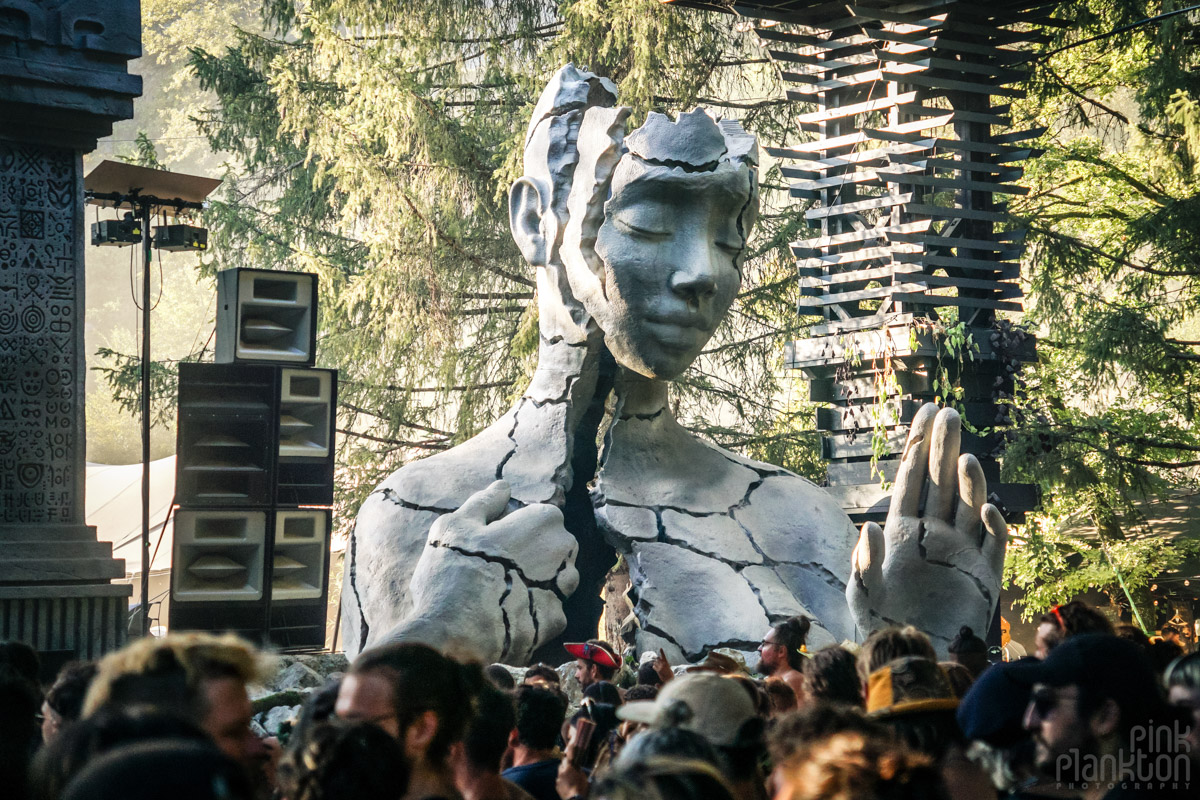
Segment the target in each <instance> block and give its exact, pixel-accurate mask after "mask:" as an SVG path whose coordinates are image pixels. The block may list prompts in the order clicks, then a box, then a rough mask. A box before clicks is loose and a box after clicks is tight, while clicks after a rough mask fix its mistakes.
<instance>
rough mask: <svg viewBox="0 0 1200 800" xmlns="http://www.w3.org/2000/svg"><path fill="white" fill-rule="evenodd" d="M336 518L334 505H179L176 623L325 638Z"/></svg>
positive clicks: (275, 639)
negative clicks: (214, 507)
mask: <svg viewBox="0 0 1200 800" xmlns="http://www.w3.org/2000/svg"><path fill="white" fill-rule="evenodd" d="M331 523H332V512H331V511H330V510H329V509H327V508H289V509H282V508H281V509H194V508H180V509H179V510H177V511H176V512H175V543H174V552H173V553H172V572H171V613H170V627H171V629H172V630H175V631H181V630H205V631H213V632H221V631H233V632H235V633H238V634H240V635H242V636H244V637H246V638H248V639H251V640H253V641H256V642H259V643H261V644H270V645H273V646H276V647H283V648H298V647H322V646H324V644H325V619H326V615H327V606H328V597H329V545H330V529H331Z"/></svg>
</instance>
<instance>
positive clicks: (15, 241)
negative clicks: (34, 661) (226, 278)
mask: <svg viewBox="0 0 1200 800" xmlns="http://www.w3.org/2000/svg"><path fill="white" fill-rule="evenodd" d="M140 54H141V45H140V14H139V6H138V2H137V0H112V1H111V2H107V3H92V2H83V1H82V0H65V1H63V2H54V0H43V1H42V2H38V3H34V2H27V1H26V0H0V640H6V639H7V640H14V639H15V640H20V641H25V642H28V643H30V644H32V645H34V646H35V647H37V648H38V649H39V650H40V651H42V652H43V653H46V654H53V653H57V654H60V655H62V656H63V657H66V656H67V655H68V654H69V655H70V656H73V657H82V658H93V657H96V656H99V655H102V654H103V653H104V652H106V651H108V650H111V649H114V648H116V647H118V646H120V645H121V644H122V643H123V642H124V639H125V629H126V622H125V620H126V614H127V606H128V597H129V596H130V593H131V591H132V589H131V587H129V586H126V585H113V584H112V583H110V581H111V579H113V578H121V577H124V575H125V569H124V562H123V561H122V560H119V559H114V558H113V557H112V546H111V545H110V544H108V543H105V542H99V541H97V539H96V529H95V528H94V527H92V526H89V525H87V524H86V522H85V520H84V518H83V509H84V474H85V456H84V444H85V437H84V430H85V428H84V375H85V366H84V356H85V354H84V351H83V335H84V329H83V319H84V298H85V295H84V259H83V256H84V251H83V248H84V211H83V176H82V156H83V153H84V152H87V151H90V150H92V149H93V148H94V147H95V145H96V139H97V138H98V137H101V136H107V135H108V134H110V133H111V132H112V124H113V122H115V121H117V120H121V119H127V118H129V117H132V116H133V98H134V97H136V96H138V95H140V94H141V79H140V78H139V77H137V76H133V75H129V74H127V72H126V62H127V61H128V60H129V59H131V58H136V57H137V56H139V55H140Z"/></svg>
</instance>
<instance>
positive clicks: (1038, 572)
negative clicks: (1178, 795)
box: [1006, 0, 1200, 625]
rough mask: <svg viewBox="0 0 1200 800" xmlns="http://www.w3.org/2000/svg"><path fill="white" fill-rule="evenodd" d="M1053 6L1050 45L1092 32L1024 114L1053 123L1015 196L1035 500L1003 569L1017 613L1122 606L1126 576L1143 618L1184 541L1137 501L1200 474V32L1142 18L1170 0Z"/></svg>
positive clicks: (1053, 59)
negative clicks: (1029, 348)
mask: <svg viewBox="0 0 1200 800" xmlns="http://www.w3.org/2000/svg"><path fill="white" fill-rule="evenodd" d="M1064 6H1065V7H1064V8H1063V9H1061V10H1060V11H1059V13H1058V16H1060V17H1062V18H1063V19H1070V20H1074V21H1075V23H1076V24H1075V25H1072V26H1070V27H1069V28H1065V29H1063V30H1062V31H1061V32H1060V33H1059V34H1058V36H1057V38H1056V41H1054V42H1051V43H1050V44H1049V45H1048V48H1049V49H1050V50H1052V51H1053V50H1056V49H1058V48H1061V47H1064V46H1066V45H1069V44H1072V43H1078V42H1081V41H1083V40H1085V39H1087V38H1089V37H1091V36H1101V37H1102V38H1099V39H1098V40H1097V41H1095V42H1091V43H1088V44H1083V45H1080V46H1077V47H1070V48H1069V49H1064V50H1062V51H1061V52H1058V53H1057V54H1054V55H1051V56H1049V57H1048V58H1040V59H1038V60H1037V61H1036V62H1035V64H1034V66H1033V72H1032V79H1031V82H1030V84H1031V93H1030V97H1029V99H1028V100H1027V101H1026V102H1025V103H1024V104H1023V107H1022V108H1021V112H1022V113H1023V115H1024V116H1025V119H1024V120H1023V121H1024V123H1025V124H1027V125H1045V126H1047V127H1048V129H1049V130H1048V133H1047V134H1046V136H1045V137H1043V141H1042V142H1041V143H1040V144H1041V146H1043V147H1045V150H1046V153H1045V155H1044V156H1042V157H1041V158H1040V159H1038V160H1036V161H1034V162H1031V164H1030V168H1029V170H1028V174H1027V182H1028V184H1029V185H1030V187H1031V190H1032V191H1031V193H1030V195H1029V196H1028V198H1026V199H1025V200H1024V201H1023V202H1022V203H1014V204H1013V210H1014V212H1015V213H1016V214H1018V215H1019V216H1021V217H1023V218H1024V220H1025V224H1027V225H1028V227H1029V229H1030V231H1031V237H1030V239H1031V249H1030V253H1029V257H1028V258H1027V263H1026V275H1025V276H1024V277H1025V278H1026V279H1027V280H1028V294H1029V302H1028V303H1027V308H1026V315H1025V318H1024V323H1025V325H1027V326H1029V327H1031V328H1034V329H1036V331H1037V334H1038V337H1039V344H1038V346H1039V350H1040V359H1039V362H1038V364H1037V365H1036V367H1034V368H1033V369H1032V370H1029V371H1028V373H1027V376H1026V380H1027V396H1026V398H1025V403H1024V409H1023V411H1024V413H1022V414H1019V415H1018V417H1017V420H1018V424H1017V430H1016V431H1015V432H1014V433H1015V441H1014V442H1013V444H1012V445H1011V446H1010V447H1009V450H1008V455H1007V463H1006V467H1007V468H1008V469H1009V470H1010V471H1011V472H1012V473H1013V474H1014V475H1016V476H1018V477H1022V478H1025V479H1032V480H1034V481H1036V482H1037V483H1038V484H1040V486H1041V487H1042V490H1043V501H1044V507H1043V512H1042V514H1041V515H1040V516H1039V518H1038V519H1037V521H1036V524H1034V525H1030V526H1028V528H1027V529H1026V530H1025V531H1024V534H1025V537H1026V541H1025V544H1026V546H1025V547H1022V548H1015V549H1014V550H1013V551H1012V552H1011V553H1010V558H1009V569H1010V575H1011V576H1012V577H1013V578H1014V579H1015V581H1016V583H1017V585H1019V586H1021V587H1023V588H1025V589H1026V590H1027V591H1028V592H1029V597H1028V599H1029V607H1030V609H1035V608H1044V607H1045V606H1047V605H1049V604H1050V603H1051V602H1058V601H1062V600H1066V599H1069V598H1070V597H1071V596H1072V595H1074V594H1075V593H1077V592H1080V591H1083V590H1085V589H1088V588H1104V589H1107V590H1109V593H1110V595H1112V596H1113V597H1114V598H1121V599H1124V598H1123V595H1124V592H1123V591H1122V589H1121V588H1120V582H1121V579H1124V581H1125V584H1126V586H1127V588H1128V589H1129V591H1130V593H1132V594H1133V595H1134V596H1135V598H1138V599H1137V603H1138V605H1139V606H1140V610H1141V611H1142V613H1143V616H1144V617H1147V618H1146V619H1145V622H1146V624H1147V625H1153V624H1154V621H1153V619H1152V618H1148V617H1149V615H1148V613H1147V612H1148V605H1149V604H1148V603H1147V602H1146V597H1145V595H1144V594H1142V592H1143V591H1144V589H1145V587H1147V586H1148V585H1149V584H1150V583H1151V582H1153V581H1154V580H1155V579H1156V577H1157V576H1158V575H1159V574H1160V573H1161V572H1162V571H1163V570H1165V569H1168V568H1170V567H1172V566H1174V565H1176V564H1177V563H1178V562H1179V561H1180V560H1181V559H1182V558H1183V557H1184V556H1185V555H1186V554H1187V553H1189V552H1193V551H1194V550H1195V545H1194V543H1191V542H1179V543H1171V542H1169V541H1164V540H1163V539H1161V538H1160V537H1159V536H1157V535H1156V534H1155V532H1154V531H1153V530H1152V528H1150V527H1149V526H1148V525H1147V518H1146V514H1145V510H1144V509H1145V504H1146V503H1147V502H1151V501H1154V500H1155V499H1158V498H1163V497H1165V496H1168V495H1169V494H1170V493H1171V492H1172V491H1173V490H1178V489H1181V488H1184V487H1194V486H1195V484H1196V482H1197V479H1198V477H1200V470H1198V469H1197V468H1198V467H1200V430H1198V428H1197V422H1198V416H1197V415H1198V414H1200V408H1197V405H1196V399H1195V398H1196V392H1197V390H1198V389H1200V350H1197V347H1198V346H1200V316H1198V315H1197V309H1198V307H1200V306H1198V305H1197V304H1198V302H1200V236H1197V231H1200V181H1198V178H1200V176H1198V175H1197V172H1196V164H1197V162H1196V156H1197V154H1200V151H1197V150H1196V149H1195V144H1194V142H1195V139H1194V138H1193V134H1194V132H1195V131H1196V130H1197V127H1196V121H1197V119H1198V117H1197V115H1196V113H1195V111H1194V109H1195V108H1196V105H1195V99H1196V98H1197V97H1198V96H1200V94H1198V92H1200V83H1198V82H1197V78H1196V75H1197V73H1196V68H1197V66H1198V63H1197V56H1196V50H1195V47H1194V42H1195V40H1196V36H1197V32H1198V31H1200V28H1197V21H1198V20H1197V19H1196V18H1195V15H1194V14H1192V15H1181V16H1176V17H1172V18H1170V19H1166V20H1162V21H1160V22H1156V23H1150V24H1141V25H1139V24H1138V23H1139V21H1141V20H1144V19H1146V18H1147V17H1150V16H1153V15H1156V14H1159V13H1162V12H1165V11H1169V10H1170V7H1169V4H1165V3H1163V4H1160V3H1137V2H1131V3H1114V2H1099V1H1098V0H1083V1H1082V2H1073V3H1068V4H1064ZM1124 26H1129V29H1128V30H1127V31H1125V32H1122V33H1118V34H1116V35H1111V36H1109V35H1105V34H1108V33H1110V32H1111V31H1113V30H1115V29H1120V28H1122V27H1124ZM1081 528H1082V529H1094V530H1095V531H1096V535H1095V536H1091V537H1084V536H1081V535H1079V534H1078V531H1079V530H1080V529H1081ZM1072 531H1075V532H1074V533H1073V532H1072ZM1164 608H1165V606H1164Z"/></svg>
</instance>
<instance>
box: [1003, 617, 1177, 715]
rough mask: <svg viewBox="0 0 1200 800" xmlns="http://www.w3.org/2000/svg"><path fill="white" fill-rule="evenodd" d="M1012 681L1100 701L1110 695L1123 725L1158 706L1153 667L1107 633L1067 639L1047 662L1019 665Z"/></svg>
mask: <svg viewBox="0 0 1200 800" xmlns="http://www.w3.org/2000/svg"><path fill="white" fill-rule="evenodd" d="M1014 666H1015V667H1016V669H1014V670H1013V671H1012V674H1013V678H1014V680H1016V681H1018V682H1020V683H1023V684H1025V685H1026V686H1032V685H1033V684H1035V683H1044V684H1046V685H1048V686H1068V685H1070V686H1079V687H1080V688H1082V689H1084V690H1085V691H1087V692H1089V693H1091V694H1093V695H1096V696H1098V697H1101V698H1104V697H1111V698H1112V699H1113V700H1114V701H1115V702H1116V703H1117V705H1118V706H1119V707H1120V709H1121V715H1122V717H1123V718H1124V722H1125V723H1126V724H1128V723H1129V722H1130V720H1137V719H1145V718H1147V717H1148V716H1150V715H1152V714H1154V712H1155V711H1156V710H1158V709H1160V708H1162V705H1163V700H1162V695H1161V694H1160V693H1159V689H1158V679H1157V678H1156V677H1155V672H1154V667H1153V666H1151V664H1150V660H1149V659H1148V658H1147V657H1146V654H1145V653H1144V652H1143V651H1142V649H1141V648H1140V647H1138V646H1137V645H1136V644H1134V643H1133V642H1130V641H1128V640H1126V639H1119V638H1117V637H1116V636H1113V635H1111V634H1107V633H1085V634H1080V635H1077V636H1068V637H1067V638H1066V639H1064V640H1063V642H1062V644H1060V645H1058V646H1057V647H1055V648H1054V649H1053V650H1051V651H1050V655H1049V656H1047V657H1046V660H1045V661H1020V662H1017V663H1016V664H1015V665H1014Z"/></svg>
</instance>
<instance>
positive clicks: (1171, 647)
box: [1146, 639, 1183, 675]
mask: <svg viewBox="0 0 1200 800" xmlns="http://www.w3.org/2000/svg"><path fill="white" fill-rule="evenodd" d="M1146 655H1147V656H1148V657H1149V658H1150V666H1152V667H1154V674H1155V675H1162V674H1164V673H1165V672H1166V671H1167V667H1169V666H1171V664H1173V663H1174V662H1175V660H1176V659H1178V658H1179V657H1180V656H1182V655H1183V647H1182V646H1180V645H1178V644H1176V643H1175V642H1172V641H1169V640H1167V639H1159V640H1158V641H1157V642H1151V643H1150V646H1149V647H1147V648H1146Z"/></svg>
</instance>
